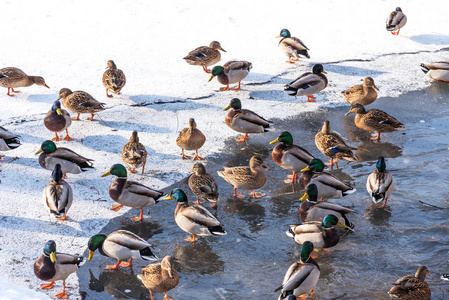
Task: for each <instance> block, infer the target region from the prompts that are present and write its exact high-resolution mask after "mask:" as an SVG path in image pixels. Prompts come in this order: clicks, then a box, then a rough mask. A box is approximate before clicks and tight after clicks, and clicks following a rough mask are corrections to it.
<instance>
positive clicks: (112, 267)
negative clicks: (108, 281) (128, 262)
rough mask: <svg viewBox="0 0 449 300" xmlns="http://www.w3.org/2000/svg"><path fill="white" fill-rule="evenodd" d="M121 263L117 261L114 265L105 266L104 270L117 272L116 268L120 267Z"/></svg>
mask: <svg viewBox="0 0 449 300" xmlns="http://www.w3.org/2000/svg"><path fill="white" fill-rule="evenodd" d="M120 263H121V261H120V260H119V261H117V264H116V265H107V266H106V268H104V269H105V270H117V269H118V266H119V265H120Z"/></svg>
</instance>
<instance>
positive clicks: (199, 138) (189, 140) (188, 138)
mask: <svg viewBox="0 0 449 300" xmlns="http://www.w3.org/2000/svg"><path fill="white" fill-rule="evenodd" d="M204 142H206V137H205V136H204V134H203V133H202V132H201V131H200V130H199V129H198V128H196V123H195V119H193V118H190V119H189V127H186V128H184V129H183V130H181V132H180V133H179V136H178V138H177V139H176V145H178V146H179V147H181V149H182V150H181V151H182V156H181V158H182V159H188V158H190V156H187V155H185V154H184V149H185V150H195V152H196V153H195V156H194V157H193V160H201V159H204V157H201V156H199V155H198V149H200V148H201V147H203V145H204Z"/></svg>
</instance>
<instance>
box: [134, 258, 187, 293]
mask: <svg viewBox="0 0 449 300" xmlns="http://www.w3.org/2000/svg"><path fill="white" fill-rule="evenodd" d="M138 278H139V279H140V280H142V283H143V284H144V285H145V287H146V288H147V289H149V290H150V293H151V298H153V295H152V292H156V293H165V297H167V292H168V291H169V290H171V289H173V288H175V287H176V286H177V285H178V283H179V275H178V272H176V270H175V269H174V259H173V257H171V256H166V257H164V259H163V260H162V262H160V263H157V264H150V265H148V266H146V267H145V268H143V269H142V275H138ZM164 299H168V298H164Z"/></svg>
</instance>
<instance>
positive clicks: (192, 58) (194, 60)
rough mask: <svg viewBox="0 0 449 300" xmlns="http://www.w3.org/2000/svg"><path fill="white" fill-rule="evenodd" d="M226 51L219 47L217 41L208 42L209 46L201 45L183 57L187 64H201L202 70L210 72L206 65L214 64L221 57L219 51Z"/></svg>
mask: <svg viewBox="0 0 449 300" xmlns="http://www.w3.org/2000/svg"><path fill="white" fill-rule="evenodd" d="M218 50H221V51H223V52H226V50H225V49H223V48H221V45H220V43H219V42H217V41H213V42H212V43H210V45H209V47H207V46H201V47H198V48H196V49H194V50H192V51H190V52H189V54H188V55H187V56H186V57H184V59H185V60H186V62H187V63H188V64H189V65H194V66H202V67H203V70H204V72H206V73H210V72H211V70H209V69H208V68H207V67H208V66H212V65H215V64H216V63H217V62H219V61H220V59H221V54H220V51H218Z"/></svg>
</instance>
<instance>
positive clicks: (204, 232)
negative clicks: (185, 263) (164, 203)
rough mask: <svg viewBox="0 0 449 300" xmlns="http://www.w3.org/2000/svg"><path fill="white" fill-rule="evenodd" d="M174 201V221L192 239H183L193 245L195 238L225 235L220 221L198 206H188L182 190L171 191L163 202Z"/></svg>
mask: <svg viewBox="0 0 449 300" xmlns="http://www.w3.org/2000/svg"><path fill="white" fill-rule="evenodd" d="M171 199H174V200H176V201H177V202H178V204H177V206H176V209H175V221H176V224H178V226H179V228H181V229H182V230H184V231H185V232H187V233H190V234H191V235H192V237H190V238H188V239H185V241H187V242H193V243H194V244H195V242H196V241H198V238H197V236H211V235H226V234H227V232H226V231H225V230H224V229H223V226H222V225H221V223H220V221H218V220H217V218H215V217H214V216H213V215H212V214H211V213H210V212H209V211H208V210H207V209H205V208H204V207H203V206H201V205H199V204H193V205H190V204H189V202H188V200H187V195H186V194H185V192H184V191H183V190H182V189H178V188H176V189H173V190H172V191H171V192H170V194H169V195H168V196H167V197H165V198H164V200H171Z"/></svg>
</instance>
